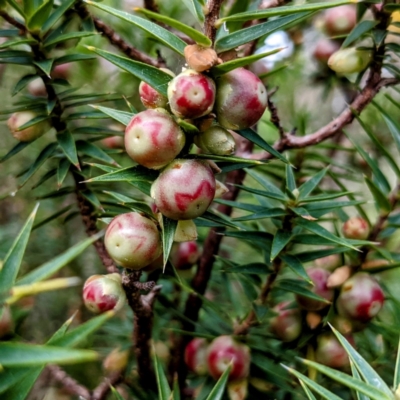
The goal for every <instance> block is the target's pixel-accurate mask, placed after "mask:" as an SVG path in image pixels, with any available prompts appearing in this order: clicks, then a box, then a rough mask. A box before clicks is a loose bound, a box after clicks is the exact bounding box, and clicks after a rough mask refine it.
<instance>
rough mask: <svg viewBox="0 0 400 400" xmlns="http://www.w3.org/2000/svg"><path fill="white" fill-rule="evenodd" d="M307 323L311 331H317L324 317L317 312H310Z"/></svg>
mask: <svg viewBox="0 0 400 400" xmlns="http://www.w3.org/2000/svg"><path fill="white" fill-rule="evenodd" d="M306 322H307V325H308V326H309V327H310V329H315V328H316V327H317V326H318V325H319V324H320V323H321V322H322V316H321V315H320V314H318V313H316V312H313V311H309V312H308V313H307V315H306Z"/></svg>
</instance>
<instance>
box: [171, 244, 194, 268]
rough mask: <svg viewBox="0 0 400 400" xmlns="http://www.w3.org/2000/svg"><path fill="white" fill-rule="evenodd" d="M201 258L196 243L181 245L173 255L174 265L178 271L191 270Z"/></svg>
mask: <svg viewBox="0 0 400 400" xmlns="http://www.w3.org/2000/svg"><path fill="white" fill-rule="evenodd" d="M199 257H200V249H199V246H198V245H197V243H196V242H194V241H193V242H183V243H179V245H178V246H177V248H175V251H174V253H173V255H172V264H173V265H174V267H175V268H176V269H189V268H192V266H193V265H194V264H196V262H197V260H198V259H199Z"/></svg>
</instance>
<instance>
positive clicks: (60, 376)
mask: <svg viewBox="0 0 400 400" xmlns="http://www.w3.org/2000/svg"><path fill="white" fill-rule="evenodd" d="M46 369H47V370H48V371H49V373H50V375H51V377H52V378H53V379H54V380H55V381H57V382H58V383H60V384H61V385H62V387H63V389H64V390H65V391H66V392H67V393H69V394H71V395H75V396H79V397H82V398H83V399H85V400H86V399H87V400H89V399H90V398H91V396H90V392H89V389H88V388H86V387H85V386H83V385H81V384H80V383H78V382H77V381H76V380H75V379H74V378H72V377H70V376H69V375H68V374H67V373H66V372H65V371H64V370H63V369H61V368H60V367H59V366H58V365H48V366H47V367H46Z"/></svg>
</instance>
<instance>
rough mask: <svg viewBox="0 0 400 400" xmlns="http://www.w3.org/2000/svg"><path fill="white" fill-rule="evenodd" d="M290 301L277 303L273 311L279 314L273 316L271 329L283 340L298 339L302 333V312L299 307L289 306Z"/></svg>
mask: <svg viewBox="0 0 400 400" xmlns="http://www.w3.org/2000/svg"><path fill="white" fill-rule="evenodd" d="M289 305H290V301H284V302H282V303H279V304H277V305H276V306H275V307H274V308H273V311H275V312H276V313H277V314H278V315H277V316H276V317H273V318H271V320H270V328H271V331H272V332H273V333H274V334H275V335H276V336H277V337H278V338H279V339H280V340H282V341H283V342H291V341H293V340H295V339H297V338H298V337H299V336H300V333H301V325H302V324H301V313H300V310H299V309H298V308H288V307H289Z"/></svg>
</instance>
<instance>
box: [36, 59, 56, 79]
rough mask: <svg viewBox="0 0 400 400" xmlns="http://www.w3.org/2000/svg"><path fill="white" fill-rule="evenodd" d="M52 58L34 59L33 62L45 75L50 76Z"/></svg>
mask: <svg viewBox="0 0 400 400" xmlns="http://www.w3.org/2000/svg"><path fill="white" fill-rule="evenodd" d="M53 62H54V59H53V58H50V59H48V60H41V61H34V64H35V65H36V66H38V67H39V68H40V69H41V70H42V71H43V72H44V73H45V74H46V75H47V76H50V72H51V69H52V68H53Z"/></svg>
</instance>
